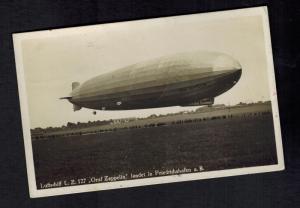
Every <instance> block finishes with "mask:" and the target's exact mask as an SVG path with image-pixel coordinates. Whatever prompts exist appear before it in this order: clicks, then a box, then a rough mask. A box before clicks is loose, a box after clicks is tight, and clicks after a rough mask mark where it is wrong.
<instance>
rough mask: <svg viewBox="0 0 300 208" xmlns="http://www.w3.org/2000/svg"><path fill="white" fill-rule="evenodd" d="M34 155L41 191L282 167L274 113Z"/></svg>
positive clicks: (102, 138) (40, 144) (89, 138)
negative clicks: (193, 171) (161, 175)
mask: <svg viewBox="0 0 300 208" xmlns="http://www.w3.org/2000/svg"><path fill="white" fill-rule="evenodd" d="M33 153H34V162H35V173H36V180H37V187H38V188H40V184H41V183H42V184H45V183H48V182H53V181H60V180H71V179H79V178H90V177H101V176H105V175H107V176H117V175H118V174H123V175H126V174H127V175H128V174H129V175H130V173H138V172H147V171H150V172H151V171H154V170H168V169H173V168H175V169H176V168H181V169H182V168H185V167H186V168H194V167H198V166H203V168H204V170H205V171H210V170H221V169H232V168H241V167H250V166H261V165H270V164H276V163H277V157H276V147H275V139H274V132H273V121H272V115H271V113H269V114H263V115H259V116H249V117H232V118H226V119H215V120H206V121H202V122H194V123H182V124H173V125H166V126H158V127H153V128H137V129H130V130H122V131H115V132H106V133H99V134H88V135H81V136H70V137H62V138H53V139H48V140H47V139H46V140H34V141H33ZM126 179H128V178H126Z"/></svg>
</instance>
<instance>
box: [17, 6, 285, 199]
mask: <svg viewBox="0 0 300 208" xmlns="http://www.w3.org/2000/svg"><path fill="white" fill-rule="evenodd" d="M13 41H14V51H15V59H16V68H17V78H18V88H19V96H20V108H21V115H22V128H23V136H24V144H25V153H26V167H27V174H28V184H29V190H30V196H31V197H44V196H53V195H62V194H70V193H79V192H88V191H100V190H107V189H117V188H128V187H135V186H144V185H152V184H162V183H172V182H180V181H191V180H200V179H209V178H217V177H227V176H235V175H244V174H254V173H262V172H271V171H280V170H284V159H283V152H282V141H281V130H280V123H279V112H278V103H277V93H276V85H275V77H274V67H273V58H272V49H271V39H270V30H269V21H268V11H267V8H266V7H256V8H248V9H236V10H228V11H220V12H210V13H201V14H191V15H179V16H170V17H163V18H152V19H144V20H135V21H125V22H115V23H109V24H98V25H90V26H82V27H71V28H63V29H53V30H44V31H34V32H24V33H15V34H13Z"/></svg>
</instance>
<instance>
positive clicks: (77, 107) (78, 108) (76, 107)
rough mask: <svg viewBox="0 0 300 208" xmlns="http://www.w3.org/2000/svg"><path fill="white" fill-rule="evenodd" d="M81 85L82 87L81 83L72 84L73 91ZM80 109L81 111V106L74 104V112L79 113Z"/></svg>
mask: <svg viewBox="0 0 300 208" xmlns="http://www.w3.org/2000/svg"><path fill="white" fill-rule="evenodd" d="M79 85H80V83H79V82H72V90H75V89H76V88H77V87H79ZM80 109H81V107H80V106H78V105H76V104H74V103H73V110H74V111H79V110H80Z"/></svg>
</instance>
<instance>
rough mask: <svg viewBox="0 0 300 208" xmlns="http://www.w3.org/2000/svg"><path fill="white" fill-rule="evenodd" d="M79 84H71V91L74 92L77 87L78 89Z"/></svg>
mask: <svg viewBox="0 0 300 208" xmlns="http://www.w3.org/2000/svg"><path fill="white" fill-rule="evenodd" d="M79 85H80V83H79V82H72V90H75V89H76V88H77V87H79Z"/></svg>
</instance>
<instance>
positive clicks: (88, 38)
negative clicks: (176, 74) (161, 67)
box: [22, 15, 270, 128]
mask: <svg viewBox="0 0 300 208" xmlns="http://www.w3.org/2000/svg"><path fill="white" fill-rule="evenodd" d="M32 34H33V35H32V36H27V38H26V39H24V40H23V41H22V54H23V65H24V71H25V80H26V90H27V95H28V102H29V113H30V123H31V128H35V127H48V126H61V125H64V124H66V123H67V122H69V121H70V122H78V121H80V122H86V121H89V120H91V121H92V120H104V119H115V118H124V117H134V116H137V115H139V116H148V115H151V114H164V113H170V112H178V111H182V110H186V109H195V108H191V107H189V108H182V107H170V108H160V109H149V110H131V111H98V112H97V115H93V113H92V112H93V110H91V109H81V110H80V111H76V112H73V108H72V104H71V103H69V102H68V101H67V100H59V98H60V97H64V96H68V95H69V93H70V91H71V83H72V82H74V81H78V82H80V83H82V82H84V81H86V80H88V79H89V78H91V77H94V76H96V75H99V74H102V73H105V72H108V71H111V70H114V69H118V68H120V67H124V66H126V65H130V64H134V63H136V62H141V61H145V60H149V59H152V58H156V57H160V56H165V55H171V54H175V53H181V52H190V51H199V50H204V51H206V50H209V51H217V52H222V53H226V54H228V55H230V56H232V57H234V58H235V59H236V60H238V61H239V62H240V64H241V65H242V68H243V73H242V77H241V79H240V81H239V82H238V83H237V84H236V85H235V86H234V87H233V88H232V89H230V90H229V91H228V92H226V93H224V94H222V95H221V96H219V97H217V98H216V99H215V103H218V104H219V103H222V104H236V103H239V102H256V101H260V100H263V101H264V100H269V99H270V95H269V86H268V73H267V61H266V49H265V42H264V32H263V24H262V18H261V16H248V17H229V18H224V17H222V18H221V17H219V18H213V19H209V18H206V16H202V15H187V16H181V17H180V16H179V17H175V18H162V19H155V20H146V21H132V22H126V23H116V24H105V25H99V26H92V27H83V28H82V29H80V28H76V29H67V30H66V31H64V30H53V31H45V32H42V33H41V32H39V33H37V34H35V33H32Z"/></svg>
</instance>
